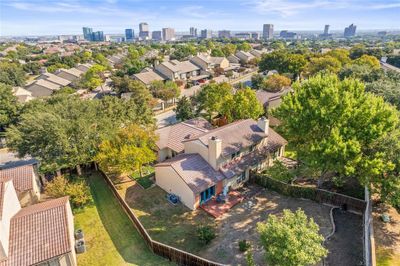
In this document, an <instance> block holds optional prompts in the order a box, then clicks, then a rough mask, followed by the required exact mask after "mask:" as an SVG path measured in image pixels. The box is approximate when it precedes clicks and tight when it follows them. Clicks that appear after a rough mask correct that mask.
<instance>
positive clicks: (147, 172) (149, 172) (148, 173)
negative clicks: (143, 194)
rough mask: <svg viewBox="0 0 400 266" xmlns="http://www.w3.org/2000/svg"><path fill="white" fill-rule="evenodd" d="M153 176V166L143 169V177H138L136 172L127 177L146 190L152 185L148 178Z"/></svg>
mask: <svg viewBox="0 0 400 266" xmlns="http://www.w3.org/2000/svg"><path fill="white" fill-rule="evenodd" d="M152 176H154V166H145V167H143V176H142V177H140V175H139V172H138V171H136V172H134V173H132V174H130V175H129V177H130V178H131V179H133V180H136V182H138V183H139V184H140V185H141V186H142V187H143V188H145V189H147V188H149V187H151V185H153V181H151V180H150V177H152Z"/></svg>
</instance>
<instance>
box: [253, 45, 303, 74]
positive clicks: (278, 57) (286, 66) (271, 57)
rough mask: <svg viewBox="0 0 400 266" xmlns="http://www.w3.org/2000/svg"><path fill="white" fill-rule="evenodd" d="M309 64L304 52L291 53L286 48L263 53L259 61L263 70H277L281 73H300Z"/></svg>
mask: <svg viewBox="0 0 400 266" xmlns="http://www.w3.org/2000/svg"><path fill="white" fill-rule="evenodd" d="M306 65H307V60H306V58H305V56H304V55H302V54H289V53H287V51H286V50H277V51H273V52H272V53H268V54H265V55H263V57H262V58H261V61H260V63H259V67H260V70H261V71H266V70H277V71H278V72H279V73H291V74H293V75H296V76H298V75H300V74H301V72H302V71H303V70H304V68H305V67H306Z"/></svg>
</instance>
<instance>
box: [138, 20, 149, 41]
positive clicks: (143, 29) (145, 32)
mask: <svg viewBox="0 0 400 266" xmlns="http://www.w3.org/2000/svg"><path fill="white" fill-rule="evenodd" d="M139 38H140V39H142V40H148V39H149V38H150V32H149V24H147V23H146V22H142V23H140V24H139Z"/></svg>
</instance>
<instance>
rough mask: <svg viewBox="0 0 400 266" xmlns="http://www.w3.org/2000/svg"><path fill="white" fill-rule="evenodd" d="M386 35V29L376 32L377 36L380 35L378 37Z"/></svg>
mask: <svg viewBox="0 0 400 266" xmlns="http://www.w3.org/2000/svg"><path fill="white" fill-rule="evenodd" d="M386 35H387V31H379V32H378V36H380V37H384V36H386Z"/></svg>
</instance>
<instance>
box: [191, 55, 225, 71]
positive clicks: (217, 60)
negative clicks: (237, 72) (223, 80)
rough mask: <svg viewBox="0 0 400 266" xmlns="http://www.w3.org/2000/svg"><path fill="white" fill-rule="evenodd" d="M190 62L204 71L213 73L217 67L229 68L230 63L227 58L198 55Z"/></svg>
mask: <svg viewBox="0 0 400 266" xmlns="http://www.w3.org/2000/svg"><path fill="white" fill-rule="evenodd" d="M189 60H190V62H192V63H193V64H195V65H197V66H198V67H200V68H201V69H202V70H204V71H213V70H214V68H216V67H220V68H223V69H225V68H228V67H229V61H228V59H226V58H225V57H212V56H205V55H197V56H193V57H191V58H190V59H189Z"/></svg>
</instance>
